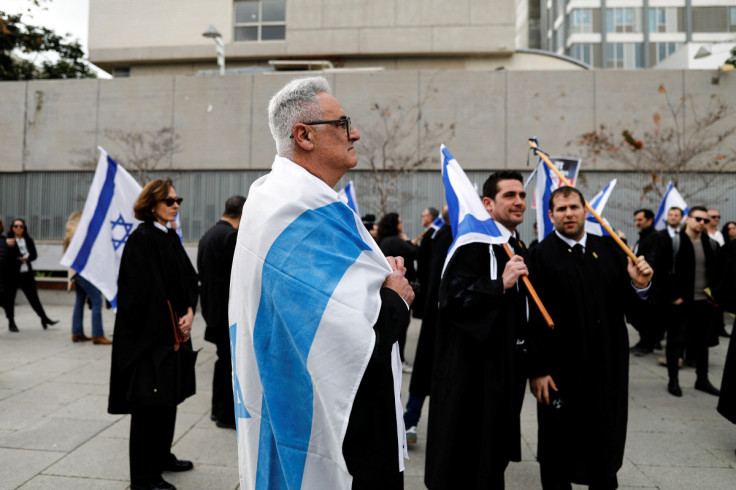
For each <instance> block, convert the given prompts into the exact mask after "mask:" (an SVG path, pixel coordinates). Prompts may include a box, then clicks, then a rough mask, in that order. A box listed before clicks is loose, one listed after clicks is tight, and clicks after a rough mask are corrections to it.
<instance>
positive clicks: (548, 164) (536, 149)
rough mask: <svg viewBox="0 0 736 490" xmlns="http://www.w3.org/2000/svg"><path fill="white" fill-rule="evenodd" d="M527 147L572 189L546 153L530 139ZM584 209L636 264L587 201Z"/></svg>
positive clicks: (632, 256) (625, 246) (628, 251)
mask: <svg viewBox="0 0 736 490" xmlns="http://www.w3.org/2000/svg"><path fill="white" fill-rule="evenodd" d="M529 146H531V147H532V148H533V149H534V150H535V151H536V152H537V153H538V154H539V157H540V158H541V159H542V160H543V161H544V163H546V164H547V166H548V167H549V168H550V169H551V170H552V171H553V172H554V173H556V174H557V176H558V177H559V178H560V180H561V181H562V182H564V183H565V185H566V186H569V187H572V184H571V183H570V181H569V180H567V177H565V176H564V175H562V172H560V171H559V170H558V169H557V167H555V164H554V163H552V161H551V160H550V159H549V157H548V156H547V154H546V153H544V152H543V151H542V150H540V149H539V146H538V145H537V144H536V143H535V142H534V141H533V140H532V139H531V138H530V139H529ZM585 209H587V210H588V211H590V214H592V215H593V217H594V218H595V219H597V220H598V222H599V223H600V224H601V226H602V227H603V228H605V230H606V231H607V232H608V233H609V234H610V235H611V238H613V239H614V240H615V241H616V243H618V245H619V247H621V249H622V250H623V251H624V252H625V253H626V255H628V256H629V257H630V258H631V260H633V261H634V262H636V255H634V252H632V251H631V249H630V248H629V247H628V246H627V245H626V244H625V243H624V242H623V240H621V238H620V237H619V236H618V234H616V232H614V231H613V229H612V228H611V227H610V226H609V224H608V223H606V221H605V220H604V219H603V218H602V217H601V215H600V214H598V213H597V212H596V210H595V209H593V206H591V205H590V203H589V202H588V201H585Z"/></svg>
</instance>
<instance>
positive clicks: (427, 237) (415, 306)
mask: <svg viewBox="0 0 736 490" xmlns="http://www.w3.org/2000/svg"><path fill="white" fill-rule="evenodd" d="M438 231H439V230H435V229H432V228H430V229H428V230H427V231H426V232H425V233H424V236H423V237H422V239H421V240H420V241H419V245H417V255H416V257H417V275H416V276H417V283H419V288H418V289H415V293H416V297H415V298H414V302H413V303H412V305H411V311H412V316H413V317H414V318H423V316H424V310H425V309H426V308H427V288H428V287H429V274H430V269H431V267H432V249H433V248H434V246H433V244H432V243H433V241H434V240H433V237H434V236H435V234H436V233H437V232H438Z"/></svg>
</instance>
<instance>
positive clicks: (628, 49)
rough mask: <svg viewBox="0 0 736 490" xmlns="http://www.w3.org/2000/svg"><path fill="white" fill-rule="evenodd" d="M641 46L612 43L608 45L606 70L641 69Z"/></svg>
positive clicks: (637, 44)
mask: <svg viewBox="0 0 736 490" xmlns="http://www.w3.org/2000/svg"><path fill="white" fill-rule="evenodd" d="M642 66H643V64H642V56H641V44H639V43H610V44H606V68H625V69H631V68H641V67H642Z"/></svg>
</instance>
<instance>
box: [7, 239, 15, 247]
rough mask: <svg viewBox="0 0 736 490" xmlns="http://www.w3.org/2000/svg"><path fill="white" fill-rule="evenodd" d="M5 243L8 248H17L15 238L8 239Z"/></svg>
mask: <svg viewBox="0 0 736 490" xmlns="http://www.w3.org/2000/svg"><path fill="white" fill-rule="evenodd" d="M5 243H7V244H8V247H15V238H6V239H5Z"/></svg>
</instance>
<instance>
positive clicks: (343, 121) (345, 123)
mask: <svg viewBox="0 0 736 490" xmlns="http://www.w3.org/2000/svg"><path fill="white" fill-rule="evenodd" d="M302 124H304V125H305V126H316V125H317V124H335V125H337V126H338V127H340V126H342V127H344V128H345V130H346V131H347V134H348V139H350V118H349V117H348V116H342V117H341V118H340V119H331V120H329V121H312V122H306V123H302ZM289 138H294V133H291V136H289Z"/></svg>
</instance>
